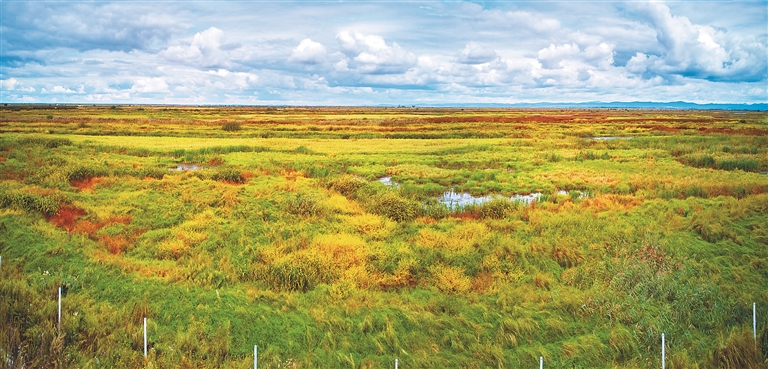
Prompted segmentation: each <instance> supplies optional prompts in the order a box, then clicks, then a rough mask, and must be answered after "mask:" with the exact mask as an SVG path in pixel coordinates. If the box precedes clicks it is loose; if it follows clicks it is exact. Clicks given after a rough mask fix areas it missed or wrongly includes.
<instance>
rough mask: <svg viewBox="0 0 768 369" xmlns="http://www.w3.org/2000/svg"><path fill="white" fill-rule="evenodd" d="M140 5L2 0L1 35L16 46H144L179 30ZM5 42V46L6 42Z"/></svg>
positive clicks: (140, 47) (122, 48)
mask: <svg viewBox="0 0 768 369" xmlns="http://www.w3.org/2000/svg"><path fill="white" fill-rule="evenodd" d="M156 7H157V5H156V4H153V5H152V7H149V6H144V5H141V4H130V5H125V4H110V3H101V4H77V3H67V4H51V3H37V4H36V3H34V2H33V3H24V4H13V3H5V4H3V8H4V9H5V12H6V14H12V15H13V16H8V17H4V18H3V22H2V23H3V27H5V28H6V32H4V35H3V38H4V42H6V43H7V45H8V46H10V47H12V48H14V49H17V50H35V49H39V48H41V47H42V48H47V47H67V48H72V49H76V50H79V51H85V50H95V49H101V50H111V51H118V50H119V51H125V52H128V51H131V50H149V49H152V48H153V46H154V45H155V44H158V43H163V42H165V41H167V40H168V39H169V38H170V37H171V35H172V34H173V33H174V32H175V31H178V30H179V29H178V25H177V24H174V22H173V20H172V19H171V18H169V17H166V16H163V15H161V14H158V13H157V12H153V11H152V9H156ZM8 46H6V49H10V47H8Z"/></svg>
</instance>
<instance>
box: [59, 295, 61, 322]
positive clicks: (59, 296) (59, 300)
mask: <svg viewBox="0 0 768 369" xmlns="http://www.w3.org/2000/svg"><path fill="white" fill-rule="evenodd" d="M59 332H61V287H59Z"/></svg>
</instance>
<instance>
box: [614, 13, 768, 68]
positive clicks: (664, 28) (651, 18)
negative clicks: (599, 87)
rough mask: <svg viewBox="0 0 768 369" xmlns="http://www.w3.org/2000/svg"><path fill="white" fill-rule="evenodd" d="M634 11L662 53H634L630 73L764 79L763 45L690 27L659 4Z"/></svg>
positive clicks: (765, 63) (705, 28) (630, 63)
mask: <svg viewBox="0 0 768 369" xmlns="http://www.w3.org/2000/svg"><path fill="white" fill-rule="evenodd" d="M635 8H636V10H637V11H638V12H639V13H640V14H641V15H642V16H643V18H644V20H645V22H646V23H648V24H649V25H650V26H651V27H653V29H654V30H655V31H656V38H657V40H658V42H659V45H660V46H661V47H662V52H661V53H660V54H659V55H653V54H651V55H647V54H645V53H643V52H638V53H636V54H635V56H633V57H632V58H631V59H630V60H629V62H628V63H627V67H628V69H629V70H632V71H636V72H638V73H645V72H651V73H654V74H657V75H664V76H667V75H681V76H685V77H693V78H703V79H711V80H735V81H738V80H747V81H750V80H759V79H765V77H766V68H767V66H768V61H767V60H766V59H768V58H767V56H768V54H767V53H766V46H765V45H764V44H760V43H759V42H756V41H753V42H749V41H748V40H739V39H737V38H735V37H734V36H732V35H730V34H728V32H727V31H724V30H718V29H716V28H714V27H711V26H701V25H696V24H693V23H692V22H691V21H690V20H689V19H688V18H687V17H685V16H676V15H672V12H671V11H670V9H669V7H668V6H667V5H665V4H662V3H647V4H640V5H636V6H635Z"/></svg>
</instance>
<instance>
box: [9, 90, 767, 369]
mask: <svg viewBox="0 0 768 369" xmlns="http://www.w3.org/2000/svg"><path fill="white" fill-rule="evenodd" d="M0 133H1V135H0V255H1V256H2V263H1V265H0V278H1V280H0V327H1V328H2V329H1V330H2V332H3V334H2V335H1V336H0V351H2V357H3V359H2V360H3V361H2V363H3V364H2V366H3V367H12V368H21V367H78V368H99V367H114V368H134V367H148V368H149V367H153V368H177V367H187V368H219V367H221V368H250V367H253V347H254V345H258V347H259V367H263V368H314V367H317V368H358V367H359V368H387V367H394V360H395V359H398V362H399V365H400V366H399V367H400V368H435V367H446V368H490V367H494V368H496V367H498V368H522V367H537V366H538V363H539V358H540V357H543V358H544V362H545V367H546V368H656V367H660V366H661V334H662V333H664V334H665V337H666V358H667V362H666V365H667V367H668V368H712V367H721V368H759V367H766V365H767V364H766V357H768V323H767V320H768V175H767V174H768V113H765V112H739V111H703V110H702V111H698V110H626V109H610V110H609V109H546V110H545V109H470V108H465V109H458V108H457V109H437V108H395V107H390V108H345V107H325V108H312V107H194V106H187V107H181V106H77V105H58V106H56V105H50V106H48V105H10V106H3V107H0ZM59 287H62V291H63V297H62V319H61V327H60V328H58V311H57V304H58V302H57V293H58V292H57V291H58V288H59ZM753 302H754V303H756V306H757V309H758V314H757V315H758V316H757V317H758V323H757V331H756V338H757V339H756V340H755V339H754V336H753V335H754V334H755V332H753V326H752V323H753V321H752V317H753V316H752V313H753V311H752V306H753V305H752V304H753ZM145 317H146V318H147V319H148V344H149V350H148V356H147V357H146V358H145V357H144V353H143V339H144V338H143V327H142V322H143V318H145Z"/></svg>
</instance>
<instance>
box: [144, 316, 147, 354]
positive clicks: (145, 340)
mask: <svg viewBox="0 0 768 369" xmlns="http://www.w3.org/2000/svg"><path fill="white" fill-rule="evenodd" d="M146 357H147V318H146V317H144V358H146Z"/></svg>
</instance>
